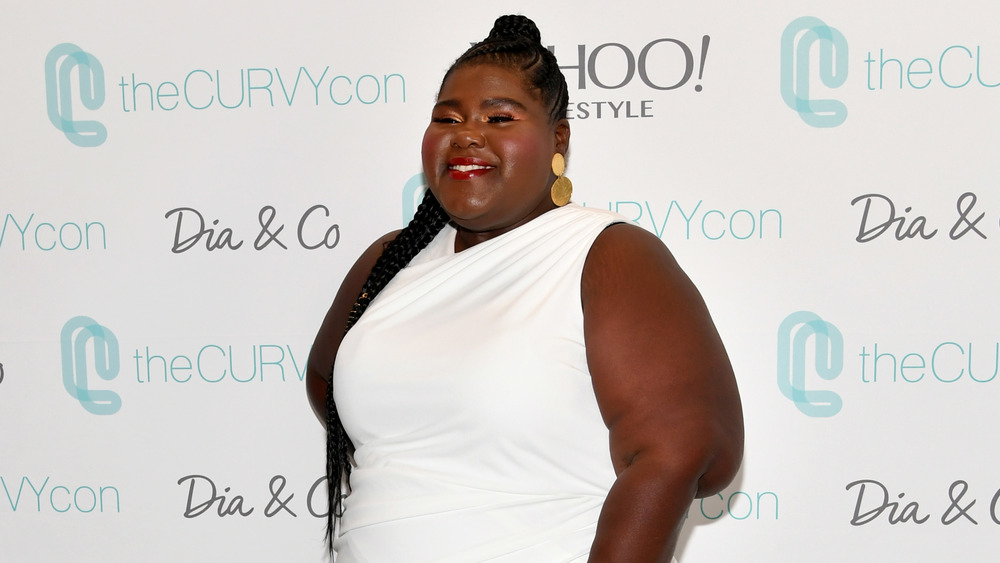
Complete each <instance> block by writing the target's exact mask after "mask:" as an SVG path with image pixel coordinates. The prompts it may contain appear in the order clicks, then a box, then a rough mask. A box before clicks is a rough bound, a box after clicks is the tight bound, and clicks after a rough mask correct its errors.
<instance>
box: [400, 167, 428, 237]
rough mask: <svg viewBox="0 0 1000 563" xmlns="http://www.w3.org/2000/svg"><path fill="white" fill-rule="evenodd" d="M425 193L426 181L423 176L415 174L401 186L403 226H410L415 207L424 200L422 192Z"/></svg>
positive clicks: (415, 210)
mask: <svg viewBox="0 0 1000 563" xmlns="http://www.w3.org/2000/svg"><path fill="white" fill-rule="evenodd" d="M426 191H427V179H426V178H424V175H423V174H416V175H414V176H413V177H412V178H410V179H409V180H408V181H407V182H406V185H405V186H403V226H404V227H405V226H406V225H409V224H410V221H411V220H412V219H413V215H414V214H416V212H417V206H418V205H420V202H421V201H423V199H424V192H426Z"/></svg>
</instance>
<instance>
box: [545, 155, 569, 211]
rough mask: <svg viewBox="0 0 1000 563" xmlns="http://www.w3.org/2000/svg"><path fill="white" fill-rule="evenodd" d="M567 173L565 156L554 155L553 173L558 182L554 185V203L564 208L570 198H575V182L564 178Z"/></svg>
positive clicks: (552, 194) (552, 192)
mask: <svg viewBox="0 0 1000 563" xmlns="http://www.w3.org/2000/svg"><path fill="white" fill-rule="evenodd" d="M565 172H566V159H565V158H563V155H562V154H560V153H556V154H554V155H552V173H553V174H555V175H556V181H555V182H553V183H552V191H551V193H550V195H551V196H552V203H554V204H556V205H557V206H559V207H562V206H564V205H566V204H567V203H569V198H570V197H572V196H573V182H570V181H569V178H567V177H565V176H563V174H564V173H565Z"/></svg>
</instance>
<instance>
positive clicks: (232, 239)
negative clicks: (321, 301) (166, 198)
mask: <svg viewBox="0 0 1000 563" xmlns="http://www.w3.org/2000/svg"><path fill="white" fill-rule="evenodd" d="M277 215H278V211H277V210H276V209H275V208H274V206H272V205H265V206H264V207H262V208H260V211H258V212H257V228H256V229H255V230H256V231H257V237H256V238H255V239H254V241H253V249H254V250H264V249H265V248H267V247H268V246H271V244H275V245H277V246H278V247H280V248H281V249H283V250H288V246H286V245H285V243H284V242H282V241H283V240H288V241H289V242H290V241H291V240H292V237H291V235H287V236H285V235H282V231H284V230H285V224H284V223H283V222H280V221H275V218H276V217H277ZM329 217H330V209H329V208H328V207H327V206H325V205H322V204H317V205H313V206H312V207H310V208H309V209H307V210H306V211H305V212H304V213H303V214H302V215H301V216H299V220H298V222H297V224H296V230H295V239H294V240H295V241H296V242H298V244H299V246H301V247H302V248H304V249H306V250H317V249H326V250H330V249H333V248H336V247H337V245H338V244H339V243H340V225H339V224H337V223H333V221H332V220H330V219H329ZM164 218H166V219H171V218H173V219H174V240H173V244H172V245H171V247H170V251H171V252H173V253H174V254H181V253H183V252H187V251H188V250H191V249H192V248H194V247H195V246H197V245H198V243H199V242H204V245H205V249H206V250H208V251H209V252H211V251H213V250H220V249H225V250H239V249H240V247H242V246H243V243H244V239H242V238H240V237H239V236H238V235H237V234H236V232H235V231H234V229H233V228H232V227H225V226H220V225H219V219H214V220H213V221H212V222H211V223H212V226H211V227H210V226H208V225H207V224H206V222H205V216H204V215H203V214H202V213H201V212H200V211H198V210H197V209H195V208H193V207H176V208H174V209H171V210H170V211H167V213H166V214H165V215H164ZM182 233H183V235H182Z"/></svg>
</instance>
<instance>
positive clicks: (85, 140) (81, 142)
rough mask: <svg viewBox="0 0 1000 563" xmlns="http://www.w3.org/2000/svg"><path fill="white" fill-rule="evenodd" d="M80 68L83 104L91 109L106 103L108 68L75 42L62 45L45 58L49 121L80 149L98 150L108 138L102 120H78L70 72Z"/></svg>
mask: <svg viewBox="0 0 1000 563" xmlns="http://www.w3.org/2000/svg"><path fill="white" fill-rule="evenodd" d="M76 68H79V69H80V70H79V71H78V74H79V85H80V103H81V104H82V105H83V107H85V108H87V109H89V110H96V109H98V108H100V107H101V106H102V105H103V104H104V67H102V66H101V62H100V61H98V60H97V59H96V58H95V57H94V56H93V55H91V54H89V53H86V52H84V51H83V50H82V49H80V48H79V47H77V46H76V45H74V44H72V43H61V44H59V45H56V46H55V47H53V48H52V50H51V51H49V54H48V56H46V57H45V93H46V105H47V106H48V112H49V121H51V122H52V125H55V127H56V129H58V130H60V131H62V132H63V133H65V134H66V138H67V139H69V140H70V142H72V143H73V144H74V145H77V146H79V147H96V146H98V145H100V144H101V143H103V142H104V140H105V139H107V138H108V130H107V128H105V127H104V125H103V124H101V123H100V122H99V121H74V120H73V96H72V92H71V91H70V88H71V86H72V80H71V75H70V73H72V72H73V70H74V69H76Z"/></svg>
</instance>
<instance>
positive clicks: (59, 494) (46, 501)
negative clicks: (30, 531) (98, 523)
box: [0, 475, 122, 514]
mask: <svg viewBox="0 0 1000 563" xmlns="http://www.w3.org/2000/svg"><path fill="white" fill-rule="evenodd" d="M42 477H43V476H42V475H34V476H29V475H20V476H16V475H15V476H10V475H8V476H6V477H4V476H3V475H0V488H2V489H3V492H4V495H5V496H6V497H7V504H9V505H10V509H11V511H12V512H48V511H50V510H51V511H53V512H71V511H72V512H76V513H83V514H89V513H96V514H100V513H105V512H121V511H122V503H121V494H120V493H119V492H118V487H115V486H113V485H97V486H94V485H73V484H70V483H65V482H60V481H56V480H55V479H53V478H52V476H51V475H45V476H44V479H43V478H42ZM25 485H27V487H25ZM29 490H30V492H29Z"/></svg>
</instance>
